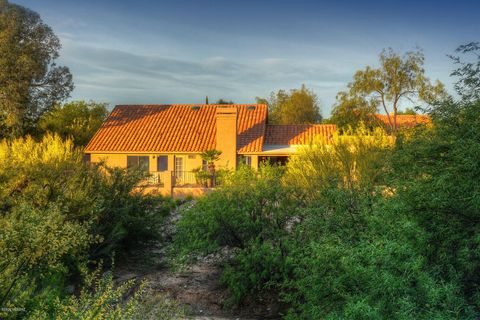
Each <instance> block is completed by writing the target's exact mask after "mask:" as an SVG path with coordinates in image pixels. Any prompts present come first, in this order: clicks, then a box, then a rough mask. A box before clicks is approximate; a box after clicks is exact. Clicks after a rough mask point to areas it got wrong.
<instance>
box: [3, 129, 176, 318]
mask: <svg viewBox="0 0 480 320" xmlns="http://www.w3.org/2000/svg"><path fill="white" fill-rule="evenodd" d="M81 156H82V155H81V152H80V151H78V150H77V149H75V148H74V146H73V144H72V142H71V141H70V140H65V141H63V140H62V139H61V138H60V137H58V136H55V135H46V136H44V137H43V139H42V140H41V141H40V142H36V141H35V140H34V139H32V138H30V137H27V138H19V139H16V140H13V141H2V142H0V162H1V163H2V166H1V167H0V230H1V231H0V256H1V257H2V259H0V305H2V306H3V307H5V308H13V307H15V306H17V307H18V306H22V307H24V308H25V309H26V312H27V313H28V314H29V313H30V312H31V311H32V310H38V308H39V306H40V304H48V303H49V301H50V302H51V303H53V300H54V299H56V298H58V297H62V296H63V295H64V294H65V292H64V288H65V287H66V285H67V284H68V283H72V282H73V284H75V281H76V280H75V279H78V275H79V270H80V269H82V268H84V267H85V266H86V265H87V264H88V263H89V262H90V261H92V260H99V259H103V258H107V257H108V258H109V257H110V256H111V255H113V254H114V253H117V255H118V254H124V253H127V252H128V251H129V250H132V249H138V248H140V247H142V246H144V245H148V244H150V243H151V242H153V241H155V240H158V239H159V232H157V231H158V227H159V224H160V223H161V222H162V220H163V218H164V217H165V215H166V214H168V212H169V211H170V210H171V209H172V208H173V205H174V203H173V202H172V201H171V200H168V199H164V198H161V197H154V196H145V197H142V196H141V195H139V194H138V193H134V192H132V190H133V188H134V187H135V186H136V185H137V184H138V182H139V181H140V179H142V178H143V176H142V175H141V174H140V173H137V172H126V171H125V170H120V169H109V168H106V167H104V166H103V165H88V164H85V163H82V161H81ZM108 260H110V259H108ZM8 316H10V317H13V316H14V314H8Z"/></svg>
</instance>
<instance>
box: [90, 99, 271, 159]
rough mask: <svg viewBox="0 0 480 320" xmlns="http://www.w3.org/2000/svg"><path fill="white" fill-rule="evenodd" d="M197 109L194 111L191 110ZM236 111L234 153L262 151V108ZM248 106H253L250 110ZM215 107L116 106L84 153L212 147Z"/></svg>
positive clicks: (184, 150)
mask: <svg viewBox="0 0 480 320" xmlns="http://www.w3.org/2000/svg"><path fill="white" fill-rule="evenodd" d="M193 106H199V107H200V108H199V109H198V110H194V109H192V107H193ZM231 106H235V107H237V109H238V114H237V117H238V118H237V149H238V152H258V151H261V150H262V146H263V140H264V136H265V126H266V119H267V107H266V105H261V104H259V105H246V104H245V105H231ZM249 106H255V108H254V109H253V110H250V109H251V108H249ZM216 108H217V105H119V106H116V107H115V108H114V109H113V111H112V112H111V113H110V115H109V116H108V118H107V120H106V121H105V122H104V123H103V125H102V126H101V128H100V129H99V130H98V131H97V133H96V134H95V135H94V137H93V138H92V140H91V141H90V142H89V143H88V145H87V147H86V149H85V152H201V151H205V150H209V149H214V148H215V135H216V121H215V114H216Z"/></svg>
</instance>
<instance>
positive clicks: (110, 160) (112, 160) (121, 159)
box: [90, 153, 202, 172]
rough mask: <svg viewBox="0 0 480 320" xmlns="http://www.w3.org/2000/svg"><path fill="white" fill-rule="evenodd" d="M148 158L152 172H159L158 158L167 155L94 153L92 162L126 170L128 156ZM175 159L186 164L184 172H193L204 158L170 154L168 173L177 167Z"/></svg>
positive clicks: (198, 155)
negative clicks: (180, 159)
mask: <svg viewBox="0 0 480 320" xmlns="http://www.w3.org/2000/svg"><path fill="white" fill-rule="evenodd" d="M129 155H132V156H148V157H149V169H150V172H156V171H158V168H157V156H159V155H165V154H156V153H155V154H140V153H135V154H129V153H92V154H91V155H90V161H91V162H93V163H98V162H101V161H104V162H105V164H106V165H107V166H109V167H118V168H126V167H127V156H129ZM175 157H177V158H182V159H183V163H184V169H183V170H184V171H192V170H194V169H196V168H198V167H201V166H202V158H201V157H200V154H168V171H173V170H174V166H175Z"/></svg>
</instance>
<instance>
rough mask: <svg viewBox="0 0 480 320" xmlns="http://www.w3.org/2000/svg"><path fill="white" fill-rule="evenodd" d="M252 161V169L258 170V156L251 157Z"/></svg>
mask: <svg viewBox="0 0 480 320" xmlns="http://www.w3.org/2000/svg"><path fill="white" fill-rule="evenodd" d="M251 157H252V158H251V159H252V169H254V170H258V155H256V154H253V155H251Z"/></svg>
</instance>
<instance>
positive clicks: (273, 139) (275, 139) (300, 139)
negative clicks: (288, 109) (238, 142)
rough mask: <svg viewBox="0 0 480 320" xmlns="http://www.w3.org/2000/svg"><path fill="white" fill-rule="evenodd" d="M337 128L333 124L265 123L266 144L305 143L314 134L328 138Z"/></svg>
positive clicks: (311, 138)
mask: <svg viewBox="0 0 480 320" xmlns="http://www.w3.org/2000/svg"><path fill="white" fill-rule="evenodd" d="M336 129H337V127H336V126H335V125H334V124H293V125H270V124H269V125H267V131H266V134H265V144H266V145H294V144H307V143H309V142H311V141H312V140H313V138H314V137H316V136H321V137H323V138H325V139H328V138H330V137H331V136H332V134H333V132H334V131H335V130H336Z"/></svg>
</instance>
